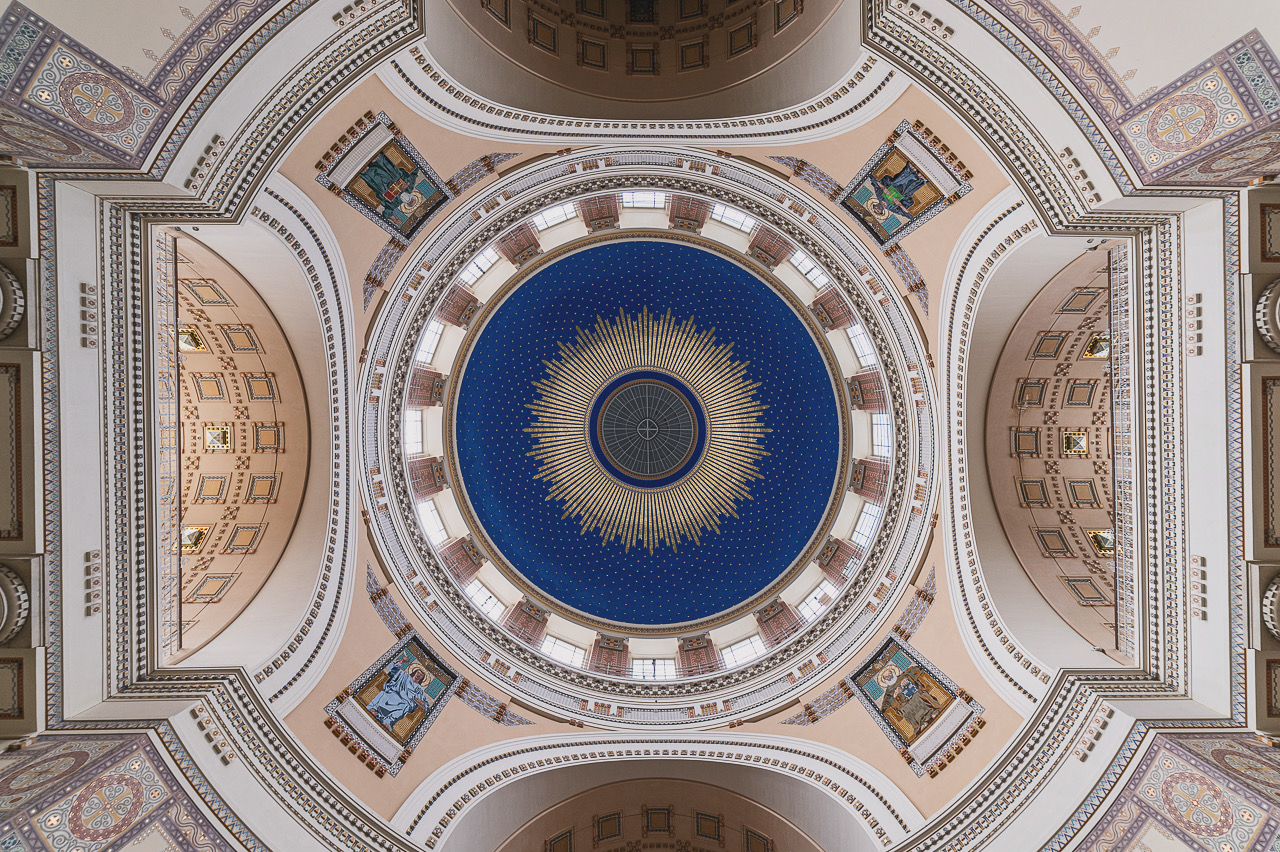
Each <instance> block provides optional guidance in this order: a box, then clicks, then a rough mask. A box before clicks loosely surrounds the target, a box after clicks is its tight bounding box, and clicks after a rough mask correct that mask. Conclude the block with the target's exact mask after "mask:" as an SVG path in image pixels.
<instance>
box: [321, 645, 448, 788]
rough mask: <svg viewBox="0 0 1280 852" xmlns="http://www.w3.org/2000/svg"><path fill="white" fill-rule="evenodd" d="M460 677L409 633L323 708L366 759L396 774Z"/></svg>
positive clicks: (436, 715)
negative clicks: (338, 723) (358, 745)
mask: <svg viewBox="0 0 1280 852" xmlns="http://www.w3.org/2000/svg"><path fill="white" fill-rule="evenodd" d="M459 680H460V678H459V676H458V673H457V672H456V671H454V670H453V669H452V668H451V667H450V666H449V664H448V663H446V662H445V661H444V660H442V659H441V658H440V657H439V656H437V655H436V653H435V652H434V651H432V650H431V648H429V647H428V646H427V644H426V643H425V642H423V641H422V639H421V637H419V636H418V634H417V633H416V632H410V633H409V634H408V635H406V636H405V637H404V638H403V639H401V640H400V641H399V642H397V643H396V644H395V645H393V646H392V647H391V650H389V651H387V652H386V653H385V654H383V655H382V656H381V657H379V658H378V660H377V661H376V662H375V663H374V664H373V665H371V666H370V667H369V668H367V669H365V670H364V673H363V674H361V675H360V677H358V678H356V679H355V680H354V681H352V683H351V685H350V686H348V687H347V688H346V689H344V690H343V691H342V692H341V693H340V694H339V695H338V697H337V698H335V699H334V700H333V701H330V702H329V703H328V704H327V705H326V706H325V708H324V709H325V712H326V713H327V714H328V715H329V718H330V719H331V720H334V721H340V722H341V723H342V725H343V727H344V728H345V731H346V733H347V734H349V735H350V736H352V737H354V738H355V739H357V740H359V743H360V744H361V745H363V746H364V748H363V749H362V750H361V752H360V754H359V755H358V756H359V757H360V758H361V759H362V760H365V761H372V762H373V763H375V764H377V765H378V766H380V767H381V768H382V769H383V770H384V771H385V772H386V773H389V774H391V775H395V774H397V773H398V772H399V771H400V768H401V767H402V766H404V762H405V761H406V760H408V759H409V756H410V755H411V754H413V750H414V749H415V748H416V747H417V745H418V743H420V742H422V738H423V737H424V736H426V733H427V729H428V728H430V727H431V723H432V722H434V721H435V720H436V718H437V717H438V716H439V715H440V711H441V710H443V709H444V705H445V703H446V702H448V700H449V696H450V695H451V694H452V693H453V691H454V688H455V687H456V686H457V684H458V681H459ZM380 774H381V773H380Z"/></svg>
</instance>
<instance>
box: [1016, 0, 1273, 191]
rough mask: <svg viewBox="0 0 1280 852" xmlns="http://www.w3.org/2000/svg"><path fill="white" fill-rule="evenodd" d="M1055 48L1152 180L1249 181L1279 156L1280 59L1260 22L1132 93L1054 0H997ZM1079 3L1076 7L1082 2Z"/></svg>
mask: <svg viewBox="0 0 1280 852" xmlns="http://www.w3.org/2000/svg"><path fill="white" fill-rule="evenodd" d="M991 5H992V6H993V7H994V8H995V9H997V10H998V11H999V12H1001V13H1002V14H1003V15H1004V16H1006V17H1007V18H1008V19H1009V20H1010V21H1012V22H1013V23H1014V24H1015V25H1016V26H1017V27H1018V29H1019V30H1020V31H1021V32H1022V34H1023V35H1024V36H1026V37H1027V38H1028V39H1029V40H1031V41H1032V42H1034V43H1035V44H1036V45H1037V46H1039V47H1040V48H1041V49H1042V50H1044V51H1045V52H1046V54H1047V55H1049V56H1050V57H1053V62H1054V65H1055V66H1056V67H1057V71H1058V73H1060V74H1061V75H1062V76H1063V77H1065V78H1066V79H1068V80H1070V81H1071V83H1072V85H1073V86H1074V87H1075V88H1076V90H1077V91H1078V92H1079V93H1080V94H1081V95H1083V96H1084V98H1085V99H1086V100H1087V101H1088V102H1089V104H1090V106H1092V107H1093V108H1094V109H1095V110H1096V111H1097V113H1098V115H1099V116H1101V118H1102V121H1103V123H1104V124H1105V125H1106V126H1107V128H1108V130H1110V131H1111V132H1112V134H1113V135H1114V136H1115V137H1116V139H1117V140H1118V142H1119V144H1120V148H1121V150H1122V151H1123V153H1124V155H1125V157H1126V158H1127V159H1128V160H1129V162H1130V163H1131V164H1132V165H1133V167H1134V169H1135V170H1136V171H1137V172H1138V174H1139V176H1140V177H1141V179H1142V181H1143V182H1144V183H1147V184H1152V183H1157V182H1159V183H1171V184H1184V185H1186V184H1189V185H1196V184H1206V183H1212V184H1216V185H1219V186H1227V185H1233V184H1243V183H1247V182H1248V180H1249V179H1251V178H1252V177H1254V176H1256V175H1258V174H1261V173H1263V172H1265V171H1266V170H1267V169H1268V168H1269V167H1271V166H1273V165H1274V164H1275V163H1276V162H1277V161H1280V132H1276V129H1275V128H1276V123H1277V122H1278V121H1280V63H1278V62H1277V60H1276V55H1275V52H1274V51H1273V50H1272V49H1271V48H1270V46H1269V45H1268V44H1267V42H1266V40H1265V39H1264V38H1263V37H1262V34H1261V33H1260V32H1259V31H1258V30H1256V29H1254V30H1250V31H1249V32H1247V33H1245V34H1244V35H1242V36H1240V37H1239V38H1238V39H1236V40H1235V41H1233V42H1232V43H1231V44H1229V45H1227V46H1226V47H1224V48H1223V49H1222V50H1220V51H1218V52H1217V53H1215V54H1214V55H1213V56H1212V57H1210V58H1209V59H1206V60H1205V61H1203V62H1201V63H1199V64H1198V65H1196V66H1195V67H1194V68H1191V69H1190V70H1188V71H1187V72H1186V73H1184V74H1182V75H1181V76H1180V77H1178V78H1177V79H1175V80H1173V81H1172V82H1170V83H1169V84H1168V85H1165V86H1163V87H1161V88H1159V89H1157V90H1154V91H1148V92H1143V93H1141V94H1138V95H1135V94H1134V93H1133V92H1131V91H1130V90H1129V87H1128V85H1127V83H1126V80H1127V79H1128V76H1127V75H1125V76H1121V75H1120V74H1118V73H1117V72H1116V70H1115V68H1114V67H1112V65H1111V63H1110V59H1111V57H1112V56H1113V55H1114V54H1113V53H1111V52H1109V53H1107V54H1105V55H1104V54H1103V53H1102V52H1101V51H1099V50H1098V48H1097V47H1095V46H1094V44H1093V42H1092V38H1093V35H1094V33H1092V32H1090V33H1084V32H1081V31H1080V30H1079V29H1078V28H1077V27H1076V26H1075V24H1074V23H1073V22H1072V20H1071V19H1072V18H1073V17H1074V15H1075V12H1074V11H1072V12H1066V13H1064V12H1063V11H1061V10H1059V9H1058V8H1057V7H1056V6H1055V5H1054V4H1053V3H1052V2H1050V0H992V3H991ZM1078 8H1079V7H1076V9H1077V10H1078Z"/></svg>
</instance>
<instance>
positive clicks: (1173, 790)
mask: <svg viewBox="0 0 1280 852" xmlns="http://www.w3.org/2000/svg"><path fill="white" fill-rule="evenodd" d="M1250 740H1252V743H1250V742H1249V741H1250ZM1272 751H1274V749H1268V748H1266V747H1265V746H1263V745H1262V744H1261V743H1259V742H1258V741H1257V740H1256V739H1255V738H1254V737H1252V736H1251V735H1247V734H1245V735H1241V734H1190V735H1181V734H1161V735H1159V736H1157V737H1156V739H1155V741H1154V742H1153V743H1152V745H1151V747H1150V749H1148V751H1147V754H1146V756H1145V757H1144V758H1143V759H1142V761H1141V763H1140V764H1139V765H1138V768H1137V770H1136V771H1135V772H1134V773H1133V775H1132V776H1131V777H1130V780H1129V782H1128V783H1127V784H1125V786H1124V788H1123V789H1122V790H1121V791H1120V793H1119V795H1118V796H1117V798H1116V799H1115V802H1114V804H1112V806H1111V807H1110V809H1109V810H1108V811H1107V813H1106V814H1105V815H1104V816H1103V817H1102V818H1101V819H1100V820H1099V822H1098V823H1097V825H1096V826H1095V827H1094V829H1093V830H1092V831H1091V832H1090V833H1089V836H1088V837H1086V838H1085V839H1084V842H1082V843H1081V844H1080V845H1079V847H1078V848H1080V849H1115V850H1140V849H1144V848H1148V849H1194V850H1204V852H1222V850H1233V851H1234V852H1246V850H1262V849H1273V848H1275V847H1274V844H1275V842H1276V840H1277V839H1280V820H1278V819H1277V813H1276V804H1275V798H1276V792H1277V791H1280V764H1277V763H1276V760H1275V758H1274V757H1272V756H1271V755H1270V754H1269V752H1272ZM1242 782H1243V783H1242ZM1158 840H1159V841H1163V842H1160V843H1157V842H1153V841H1158ZM1144 843H1146V844H1148V845H1146V846H1143V844H1144ZM1179 844H1180V845H1179Z"/></svg>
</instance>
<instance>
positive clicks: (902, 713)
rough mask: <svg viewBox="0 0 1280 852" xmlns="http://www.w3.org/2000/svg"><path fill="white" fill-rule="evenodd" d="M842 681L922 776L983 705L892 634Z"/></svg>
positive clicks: (961, 732) (962, 732) (978, 713)
mask: <svg viewBox="0 0 1280 852" xmlns="http://www.w3.org/2000/svg"><path fill="white" fill-rule="evenodd" d="M845 682H846V683H847V684H848V685H849V687H850V688H851V689H852V691H853V694H854V696H855V697H857V699H858V700H859V701H860V702H861V703H862V706H863V707H865V708H866V709H867V712H868V713H870V714H871V716H872V718H874V719H875V721H876V724H877V725H879V726H880V730H882V731H884V733H885V736H887V737H888V738H889V740H890V742H892V743H893V744H894V746H895V747H896V748H897V749H898V753H899V754H901V755H902V757H903V759H904V760H906V761H907V765H909V766H910V767H911V771H912V772H914V773H915V774H916V775H923V774H924V773H925V770H926V766H927V765H928V764H929V763H930V762H931V761H932V760H933V759H934V757H935V756H936V755H937V754H938V753H939V752H942V751H944V750H945V749H946V748H947V747H948V746H950V745H951V743H952V741H953V740H954V739H956V738H957V737H959V736H961V735H963V734H964V731H965V729H966V728H967V727H968V725H969V723H970V722H971V721H973V720H974V719H975V718H976V717H977V716H979V715H981V713H982V710H983V707H982V705H981V704H979V703H978V702H977V701H975V700H974V699H973V698H972V697H971V696H970V695H969V694H968V693H967V692H965V691H964V690H963V689H961V688H960V687H959V686H957V685H956V684H955V682H954V681H952V680H951V678H949V677H947V676H946V675H945V674H943V673H942V672H941V671H940V670H938V669H937V668H936V667H935V666H934V665H933V664H932V663H930V662H929V661H928V660H927V659H925V658H924V655H922V654H921V653H920V652H919V651H917V650H916V649H915V648H913V647H911V646H910V645H908V644H907V643H906V642H904V641H902V639H900V638H899V637H897V636H894V635H892V634H891V635H889V636H886V637H885V638H884V640H883V641H882V642H881V643H880V645H879V647H877V648H876V650H875V651H874V652H873V653H872V654H871V656H870V657H868V658H867V659H866V660H865V661H863V663H862V665H861V666H859V667H858V668H856V669H855V670H854V671H853V673H852V674H851V675H849V676H848V677H847V678H845Z"/></svg>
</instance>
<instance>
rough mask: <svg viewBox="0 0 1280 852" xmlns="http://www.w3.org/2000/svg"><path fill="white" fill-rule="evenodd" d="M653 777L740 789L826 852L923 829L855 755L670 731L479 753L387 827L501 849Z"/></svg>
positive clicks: (436, 844)
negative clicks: (568, 810)
mask: <svg viewBox="0 0 1280 852" xmlns="http://www.w3.org/2000/svg"><path fill="white" fill-rule="evenodd" d="M649 778H671V779H677V780H680V781H685V782H688V783H691V784H698V785H710V786H714V787H724V788H727V789H729V790H733V791H735V792H736V793H738V794H740V795H741V796H742V797H743V798H744V799H746V800H747V801H750V802H753V803H756V804H758V805H760V806H762V807H764V808H768V809H769V810H770V811H772V812H773V813H774V814H776V815H777V816H778V817H779V818H780V819H782V820H785V821H786V822H788V823H790V824H791V825H793V826H795V827H796V828H797V829H799V830H801V831H803V832H804V833H805V834H806V835H808V837H809V838H810V839H811V840H812V841H813V842H814V843H816V844H817V845H818V847H819V848H822V849H848V850H852V852H860V850H872V849H881V848H883V847H884V846H885V845H886V844H888V845H892V844H893V843H896V842H898V841H899V840H901V839H903V838H905V837H906V836H907V834H908V833H909V832H910V831H912V830H914V829H915V828H917V827H918V826H920V825H922V824H923V822H924V819H923V817H922V816H921V815H920V813H919V811H918V810H917V809H916V807H915V806H914V805H913V804H912V803H911V802H910V800H908V799H907V797H906V796H905V795H903V793H902V792H901V791H900V790H898V788H897V787H896V786H895V785H894V784H893V783H892V782H891V781H889V780H888V778H886V777H885V776H884V775H883V774H882V773H880V772H879V771H878V770H877V769H875V768H874V767H872V766H870V765H869V764H867V763H865V762H864V761H862V760H859V759H858V758H856V757H854V756H853V755H851V754H849V753H848V752H844V751H841V750H839V749H833V748H830V747H827V746H821V745H818V744H815V743H811V742H804V741H801V740H795V739H792V738H790V737H778V736H758V735H757V736H753V737H750V738H747V737H741V736H734V735H731V734H730V735H722V736H720V737H717V738H715V739H707V738H706V737H705V736H698V735H694V734H678V733H674V732H673V733H670V734H666V735H664V736H662V737H660V738H651V737H631V736H626V735H621V734H604V733H601V734H597V735H595V736H592V737H589V738H583V737H567V736H563V735H554V736H542V737H530V738H527V739H524V740H520V741H518V742H514V743H511V742H508V743H498V744H494V745H491V746H486V747H483V748H480V749H476V750H474V751H471V752H468V753H467V754H464V755H461V756H459V757H458V758H456V759H454V760H452V761H450V762H449V763H447V764H445V765H444V766H442V767H440V768H439V769H437V770H436V771H435V772H433V773H432V774H431V776H430V777H428V778H427V779H426V781H424V782H423V783H422V784H421V785H419V787H418V788H417V789H416V790H415V791H414V792H413V793H412V794H411V795H410V796H409V797H408V799H407V800H406V801H405V803H404V804H403V805H401V807H400V809H399V810H398V811H397V812H396V815H395V816H394V817H393V818H392V820H391V823H392V825H394V826H398V827H401V828H403V829H404V830H405V832H406V833H407V834H408V836H409V837H410V838H412V839H414V840H417V841H418V842H421V843H424V844H425V845H426V846H427V848H429V849H439V848H444V849H448V848H451V847H453V846H457V847H459V848H466V849H489V848H494V849H496V848H499V847H500V845H501V844H502V843H503V842H505V841H506V840H507V839H508V838H510V837H512V835H514V834H515V833H516V832H517V831H518V830H520V829H521V828H522V827H523V826H525V825H527V824H529V823H530V822H531V821H532V820H534V819H535V818H536V817H537V816H538V815H540V814H543V813H546V812H548V811H550V810H551V809H552V808H554V807H556V806H557V805H559V804H561V803H563V802H567V801H569V800H571V799H573V798H574V797H577V796H580V795H583V794H586V793H588V792H590V791H592V790H595V789H597V788H601V787H605V786H607V785H610V784H614V783H617V782H620V781H632V780H639V779H649Z"/></svg>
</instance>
